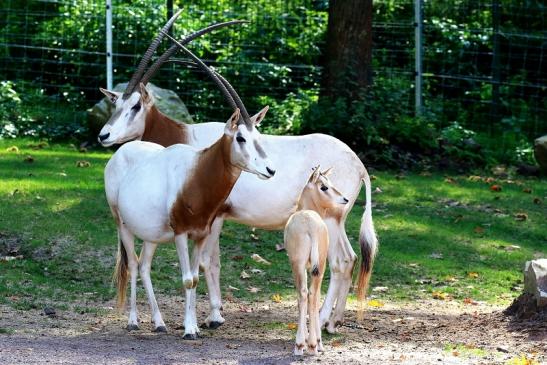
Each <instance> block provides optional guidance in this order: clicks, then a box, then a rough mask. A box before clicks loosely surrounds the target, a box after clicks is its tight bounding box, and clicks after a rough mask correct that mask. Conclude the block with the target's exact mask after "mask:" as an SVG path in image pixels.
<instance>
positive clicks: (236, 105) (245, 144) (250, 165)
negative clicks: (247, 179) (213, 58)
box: [165, 34, 275, 179]
mask: <svg viewBox="0 0 547 365" xmlns="http://www.w3.org/2000/svg"><path fill="white" fill-rule="evenodd" d="M165 35H166V36H167V37H168V38H170V39H171V40H172V41H173V42H174V43H175V45H176V46H178V47H179V48H180V49H182V50H183V51H184V53H186V55H187V56H189V57H190V58H191V59H192V62H188V61H183V60H172V61H173V62H176V63H181V64H185V65H190V66H192V67H193V68H198V69H201V70H202V71H203V72H205V73H206V74H207V75H208V76H209V77H210V78H211V79H212V80H213V81H214V83H215V84H216V85H217V87H218V88H219V89H220V91H221V92H222V94H223V95H224V97H225V99H226V101H227V102H228V104H229V105H230V106H231V107H232V108H233V109H234V110H238V112H237V116H238V119H237V121H236V122H235V124H234V123H231V122H230V121H231V120H232V118H230V120H228V122H227V123H226V127H225V129H224V134H226V135H229V136H231V137H232V138H233V143H232V147H231V148H232V150H231V159H232V161H231V162H232V164H234V165H235V166H238V167H239V168H241V169H242V170H244V171H247V172H250V173H253V174H255V175H257V176H258V177H260V178H261V179H269V178H271V177H273V176H274V174H275V167H274V166H273V165H272V162H271V161H270V159H269V158H268V155H267V153H266V150H265V149H264V148H263V146H262V142H261V137H262V136H261V134H260V133H259V132H258V130H257V129H256V127H257V126H258V124H259V123H260V122H261V121H262V120H263V119H264V117H265V116H266V113H267V112H268V108H269V107H268V106H266V107H265V108H263V109H262V110H261V111H260V112H258V113H257V114H255V115H253V116H252V117H251V116H249V113H248V112H247V109H246V108H245V105H244V104H243V102H242V101H241V98H240V97H239V95H238V94H237V92H236V91H235V89H234V88H233V87H232V85H230V83H229V82H228V80H226V79H225V78H224V77H223V76H222V75H220V74H219V73H218V72H216V71H215V70H213V69H211V68H210V67H208V66H207V65H206V64H205V63H203V61H202V60H200V59H199V58H198V57H197V56H196V55H194V54H193V53H192V52H191V51H190V50H188V49H187V48H186V47H184V45H183V44H181V43H180V42H177V40H175V39H174V38H172V37H171V36H170V35H168V34H165ZM235 114H236V113H234V115H235ZM232 117H233V115H232Z"/></svg>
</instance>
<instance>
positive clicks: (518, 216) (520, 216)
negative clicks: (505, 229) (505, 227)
mask: <svg viewBox="0 0 547 365" xmlns="http://www.w3.org/2000/svg"><path fill="white" fill-rule="evenodd" d="M527 219H528V214H526V213H516V214H515V220H516V221H525V220H527Z"/></svg>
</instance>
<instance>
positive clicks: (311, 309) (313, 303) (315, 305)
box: [308, 276, 321, 355]
mask: <svg viewBox="0 0 547 365" xmlns="http://www.w3.org/2000/svg"><path fill="white" fill-rule="evenodd" d="M320 296H321V279H320V278H319V277H317V276H312V277H311V287H310V295H309V299H308V313H309V318H310V334H309V336H308V352H309V353H310V354H311V355H318V343H319V342H320V341H321V330H320V327H319V315H318V312H319V298H320ZM318 332H319V336H318Z"/></svg>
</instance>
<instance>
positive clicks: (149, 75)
mask: <svg viewBox="0 0 547 365" xmlns="http://www.w3.org/2000/svg"><path fill="white" fill-rule="evenodd" d="M242 23H249V22H248V21H246V20H231V21H229V22H223V23H216V24H212V25H210V26H208V27H207V28H203V29H201V30H198V31H195V32H194V33H192V34H190V35H188V36H186V37H184V38H183V39H181V40H180V41H179V43H180V44H187V43H189V42H191V41H192V40H194V39H196V38H198V37H201V36H202V35H204V34H206V33H209V32H212V31H213V30H215V29H219V28H223V27H227V26H229V25H233V24H242ZM178 49H179V47H178V46H177V45H176V44H174V45H172V46H171V47H169V49H168V50H167V51H165V52H164V53H163V54H162V55H161V56H160V57H159V58H158V59H157V60H156V62H154V63H153V64H152V66H150V68H149V69H148V70H147V71H146V73H145V74H144V76H143V77H142V80H141V82H142V83H143V84H145V85H146V84H147V83H148V81H150V79H151V78H152V77H154V75H155V74H156V72H158V70H159V69H160V67H161V66H162V65H163V64H164V63H165V62H167V61H168V60H169V58H170V57H171V56H172V55H173V54H175V52H176V51H177V50H178Z"/></svg>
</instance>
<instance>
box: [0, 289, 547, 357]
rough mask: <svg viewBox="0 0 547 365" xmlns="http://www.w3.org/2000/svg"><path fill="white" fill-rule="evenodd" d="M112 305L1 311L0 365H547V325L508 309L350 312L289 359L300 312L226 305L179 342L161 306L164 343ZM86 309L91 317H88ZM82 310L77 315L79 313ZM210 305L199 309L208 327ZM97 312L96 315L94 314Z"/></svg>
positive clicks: (418, 307)
mask: <svg viewBox="0 0 547 365" xmlns="http://www.w3.org/2000/svg"><path fill="white" fill-rule="evenodd" d="M112 305H113V302H109V303H101V304H99V303H91V304H89V303H88V304H86V305H84V304H82V305H81V306H79V307H78V308H80V312H79V313H78V312H75V311H74V310H68V311H63V310H59V309H57V310H56V311H55V312H56V314H55V315H53V316H47V315H45V314H44V313H43V310H30V311H17V310H14V309H12V308H11V307H8V306H0V329H1V334H0V363H1V364H38V363H50V364H61V363H62V364H105V363H108V364H292V363H295V364H298V363H314V364H315V363H324V364H378V363H381V364H506V363H507V361H509V360H511V359H515V358H517V357H521V356H522V355H524V356H526V357H527V358H528V359H533V360H534V361H536V363H537V364H542V363H545V362H547V356H546V354H547V323H546V322H545V321H534V320H518V321H517V320H514V319H513V318H512V317H508V316H506V315H504V314H503V313H502V311H503V308H501V307H492V306H488V305H485V304H481V305H465V304H461V303H456V302H450V301H441V300H430V301H418V302H413V303H393V304H386V305H384V306H383V307H381V308H370V309H369V310H368V312H367V314H366V318H365V320H364V321H362V322H357V320H356V311H355V308H354V307H351V306H350V308H349V309H350V310H348V311H347V320H346V323H345V324H344V325H343V326H342V327H340V328H339V333H338V334H336V335H330V336H329V335H324V338H323V341H324V343H325V350H326V351H325V353H323V354H322V355H321V356H318V357H311V356H305V357H304V358H298V357H295V356H293V355H292V349H293V343H294V342H293V341H294V335H295V331H294V330H291V329H289V326H288V324H289V323H291V322H294V321H295V320H296V317H297V310H296V303H293V302H292V301H284V302H281V303H274V302H255V303H249V302H243V301H238V300H232V301H228V302H226V303H225V305H224V316H225V318H226V324H224V325H223V326H221V327H220V328H218V329H216V330H208V329H202V332H201V335H202V337H201V338H200V339H199V340H198V341H184V340H182V334H183V329H182V325H181V324H182V319H183V317H182V316H183V308H184V305H183V302H182V300H181V299H179V298H165V297H164V298H163V300H160V308H161V309H162V311H163V315H164V320H165V322H166V324H167V326H168V333H167V334H156V333H152V332H151V329H152V326H151V324H150V323H149V322H150V316H149V313H148V308H147V306H145V302H144V301H141V303H140V306H139V310H140V320H141V329H140V330H139V331H134V332H127V331H126V330H125V325H126V316H125V314H119V313H118V312H117V311H116V310H114V309H112ZM85 306H87V307H88V308H90V310H91V312H89V311H87V310H81V308H82V307H83V308H85ZM74 308H76V307H74ZM207 308H208V303H207V301H206V298H205V297H202V298H200V300H199V301H198V315H199V317H200V318H201V319H203V318H205V316H206V313H205V310H206V309H207ZM97 309H98V310H97Z"/></svg>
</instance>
